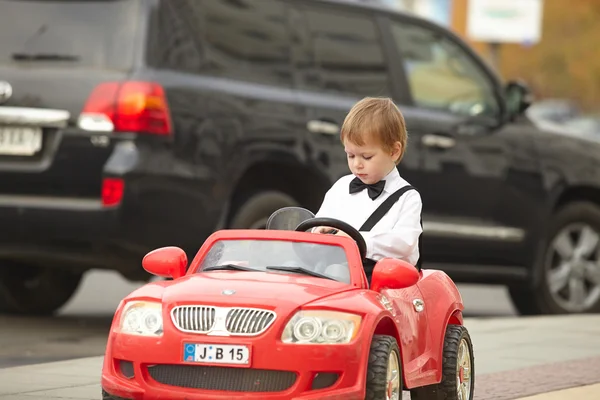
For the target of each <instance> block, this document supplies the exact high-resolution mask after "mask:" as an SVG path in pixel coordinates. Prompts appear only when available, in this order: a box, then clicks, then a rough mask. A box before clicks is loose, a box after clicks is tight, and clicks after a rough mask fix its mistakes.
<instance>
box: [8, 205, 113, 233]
mask: <svg viewBox="0 0 600 400" xmlns="http://www.w3.org/2000/svg"><path fill="white" fill-rule="evenodd" d="M118 214H119V208H118V207H114V208H105V207H103V206H102V203H101V201H100V199H97V200H87V199H72V198H71V199H70V198H57V197H32V196H0V226H2V227H4V228H3V229H0V240H1V241H4V240H11V239H12V240H27V241H29V240H31V239H33V238H40V239H44V238H50V237H51V238H54V239H60V238H61V237H62V238H79V239H93V238H100V237H106V236H107V235H110V234H114V233H115V231H116V227H117V223H118Z"/></svg>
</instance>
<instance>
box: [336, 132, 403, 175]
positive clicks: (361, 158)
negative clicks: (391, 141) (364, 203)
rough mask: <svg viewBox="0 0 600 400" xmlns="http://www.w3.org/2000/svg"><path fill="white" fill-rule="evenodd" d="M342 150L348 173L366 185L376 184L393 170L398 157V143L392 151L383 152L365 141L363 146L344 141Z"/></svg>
mask: <svg viewBox="0 0 600 400" xmlns="http://www.w3.org/2000/svg"><path fill="white" fill-rule="evenodd" d="M344 150H345V151H346V157H347V159H348V167H349V168H350V171H351V172H352V173H353V174H354V175H356V176H357V177H358V178H359V179H360V180H361V181H363V182H364V183H366V184H372V183H377V182H379V181H380V180H381V179H383V178H384V177H385V176H386V175H387V174H389V173H390V171H391V170H392V169H393V168H396V160H397V159H398V157H399V156H400V151H401V148H400V142H397V143H396V145H395V146H394V149H393V151H391V152H390V151H386V150H384V149H383V148H382V147H381V145H379V144H378V143H374V142H373V141H367V142H366V143H365V144H364V145H363V146H359V145H357V144H355V143H352V142H349V141H347V140H346V141H344Z"/></svg>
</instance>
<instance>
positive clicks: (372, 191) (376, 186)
mask: <svg viewBox="0 0 600 400" xmlns="http://www.w3.org/2000/svg"><path fill="white" fill-rule="evenodd" d="M384 187H385V181H379V182H377V183H372V184H370V185H369V184H366V183H364V182H363V181H361V180H360V179H359V178H358V177H356V178H354V179H352V182H350V194H352V193H358V192H360V191H361V190H364V189H365V188H366V189H368V191H369V197H370V198H371V200H375V199H376V198H377V197H379V195H380V194H381V193H382V192H383V188H384Z"/></svg>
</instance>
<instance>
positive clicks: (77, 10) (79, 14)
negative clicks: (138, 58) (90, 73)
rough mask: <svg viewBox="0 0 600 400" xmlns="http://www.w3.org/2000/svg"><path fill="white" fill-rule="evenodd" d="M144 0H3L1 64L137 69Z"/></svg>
mask: <svg viewBox="0 0 600 400" xmlns="http://www.w3.org/2000/svg"><path fill="white" fill-rule="evenodd" d="M138 15H140V12H139V3H138V0H109V1H107V0H103V1H100V0H91V1H90V0H87V1H64V0H63V1H46V0H0V64H14V63H16V62H19V63H33V62H35V63H36V64H38V63H45V64H47V63H53V64H58V63H61V64H62V63H69V65H74V66H92V67H100V68H116V69H126V68H129V67H131V65H132V62H133V51H134V34H135V29H136V26H135V25H136V22H137V18H138Z"/></svg>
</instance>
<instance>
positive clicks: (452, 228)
mask: <svg viewBox="0 0 600 400" xmlns="http://www.w3.org/2000/svg"><path fill="white" fill-rule="evenodd" d="M388 21H389V25H388V26H387V29H386V32H387V33H388V34H389V37H390V39H391V40H390V42H389V43H390V45H391V48H390V54H392V58H394V59H395V60H398V64H397V65H396V67H397V73H399V74H403V75H404V77H405V80H404V81H405V84H406V89H407V91H408V92H409V94H410V100H409V101H408V102H407V103H405V104H403V105H401V109H402V111H403V112H404V114H405V118H406V122H407V128H408V132H409V141H412V142H413V143H415V146H418V148H419V151H420V153H421V159H420V161H421V165H420V168H419V173H418V174H416V175H415V179H414V180H413V181H412V182H411V183H412V184H413V185H414V186H416V187H417V189H418V190H419V192H420V193H421V196H422V199H423V223H424V235H423V249H424V253H425V254H424V257H423V261H424V263H425V266H426V267H436V266H437V267H439V268H442V269H446V270H449V271H451V270H453V269H455V268H459V269H462V268H464V267H465V266H467V265H469V264H471V265H477V264H503V263H504V262H505V261H506V258H507V254H509V253H510V245H518V244H519V243H520V241H521V240H522V238H523V230H522V229H520V228H519V227H515V226H510V225H509V226H507V225H506V224H505V223H503V221H505V219H503V215H505V214H506V213H502V212H498V211H497V210H498V207H499V206H502V199H503V198H504V199H508V198H510V195H509V194H508V193H510V189H509V188H507V186H506V183H505V182H506V179H507V177H508V175H509V174H510V172H511V165H510V162H511V157H510V152H511V151H513V150H512V149H511V147H510V146H511V142H510V140H509V138H510V133H506V132H499V131H498V130H497V129H496V128H495V127H497V126H499V122H500V116H501V112H502V108H501V98H500V96H499V93H498V88H499V87H500V86H499V85H498V82H497V81H495V80H494V78H493V76H492V75H491V74H489V73H488V72H487V70H486V69H485V68H484V66H483V65H482V64H481V62H480V61H478V59H477V58H476V57H475V56H474V54H473V53H472V52H471V51H470V50H468V49H467V47H466V46H464V45H463V44H461V43H460V42H459V41H458V40H456V39H455V38H454V37H452V36H451V35H450V34H449V33H448V32H446V31H445V30H443V29H441V28H438V27H437V26H435V25H433V24H430V23H427V22H425V21H421V20H416V19H413V18H409V17H401V16H398V17H394V18H390V19H389V20H388ZM517 143H518V141H517ZM507 194H508V195H507ZM511 206H512V205H511ZM507 245H509V246H508V247H507ZM507 250H508V251H507Z"/></svg>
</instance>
